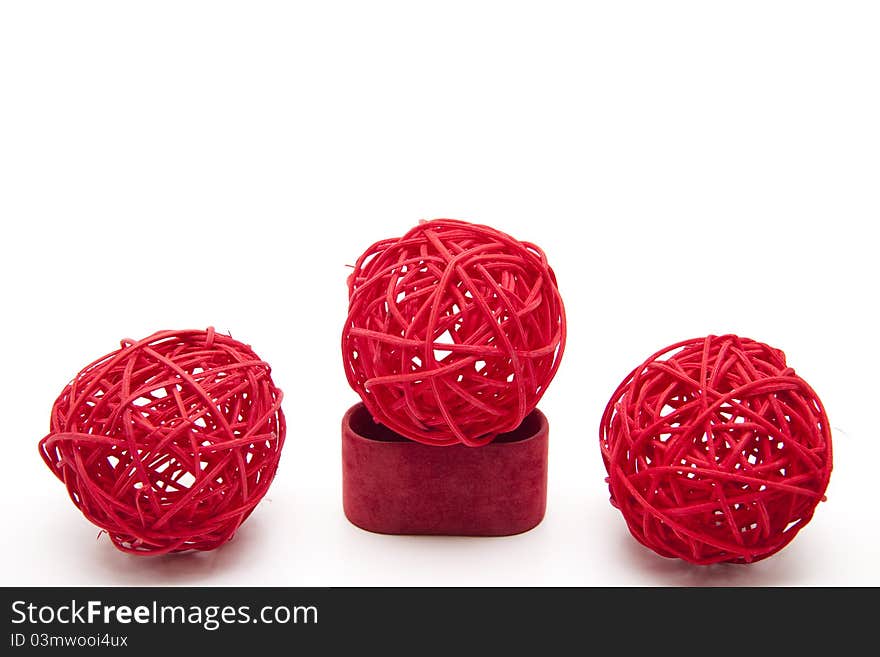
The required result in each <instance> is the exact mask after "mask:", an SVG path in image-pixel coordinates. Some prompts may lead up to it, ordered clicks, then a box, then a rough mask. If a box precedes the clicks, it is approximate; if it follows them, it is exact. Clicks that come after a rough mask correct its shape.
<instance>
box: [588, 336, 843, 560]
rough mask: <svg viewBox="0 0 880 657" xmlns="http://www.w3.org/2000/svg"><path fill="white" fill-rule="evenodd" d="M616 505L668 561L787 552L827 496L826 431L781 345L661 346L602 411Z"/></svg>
mask: <svg viewBox="0 0 880 657" xmlns="http://www.w3.org/2000/svg"><path fill="white" fill-rule="evenodd" d="M600 440H601V446H602V457H603V459H604V461H605V467H606V469H607V471H608V479H607V481H608V485H609V488H610V490H611V503H612V504H613V505H614V506H616V507H617V508H618V509H620V511H621V513H622V514H623V517H624V518H625V519H626V523H627V525H628V526H629V530H630V532H631V533H632V535H633V536H634V537H635V538H636V539H638V540H639V541H640V542H641V543H642V544H644V545H646V546H647V547H649V548H651V549H652V550H654V551H655V552H657V553H658V554H661V555H663V556H665V557H679V558H681V559H684V560H686V561H689V562H692V563H695V564H711V563H716V562H733V563H749V562H753V561H758V560H760V559H764V558H766V557H769V556H770V555H772V554H774V553H776V552H778V551H779V550H781V549H782V548H783V547H785V546H786V545H787V544H788V543H789V542H790V541H791V540H792V539H793V538H794V537H795V535H796V534H797V533H798V532H799V531H800V530H801V529H803V527H804V525H806V524H807V523H808V522H809V521H810V519H811V518H812V517H813V511H814V510H815V508H816V505H817V504H818V503H819V502H820V501H823V500H824V499H825V497H824V495H825V489H826V487H827V486H828V480H829V477H830V475H831V432H830V429H829V426H828V418H827V417H826V415H825V409H824V408H823V406H822V402H821V401H820V400H819V397H818V396H817V395H816V393H815V392H814V391H813V389H812V388H811V387H810V386H809V385H808V384H807V382H806V381H804V380H803V379H802V378H801V377H799V376H798V375H797V374H795V372H794V370H793V369H791V368H790V367H788V366H787V365H786V363H785V354H784V353H783V352H781V351H779V350H778V349H774V348H772V347H769V346H767V345H766V344H762V343H760V342H755V341H754V340H749V339H747V338H740V337H737V336H735V335H724V336H720V337H717V336H709V337H706V338H699V339H695V340H688V341H685V342H680V343H678V344H674V345H672V346H670V347H667V348H666V349H663V350H661V351H658V352H657V353H656V354H654V355H653V356H651V357H650V358H648V359H647V360H646V361H645V362H644V363H642V364H641V365H639V366H638V367H637V368H636V369H634V370H633V371H632V372H631V373H630V374H629V375H628V376H627V377H626V379H624V381H623V383H621V384H620V386H618V388H617V390H616V391H615V392H614V394H613V395H612V397H611V400H610V401H609V402H608V406H607V407H606V409H605V413H604V415H603V416H602V424H601V428H600Z"/></svg>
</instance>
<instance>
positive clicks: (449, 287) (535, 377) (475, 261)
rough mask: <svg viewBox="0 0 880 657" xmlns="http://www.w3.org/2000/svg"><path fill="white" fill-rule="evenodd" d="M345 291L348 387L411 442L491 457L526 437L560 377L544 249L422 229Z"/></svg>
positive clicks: (386, 249)
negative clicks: (491, 450) (525, 429)
mask: <svg viewBox="0 0 880 657" xmlns="http://www.w3.org/2000/svg"><path fill="white" fill-rule="evenodd" d="M348 287H349V312H348V319H347V321H346V324H345V328H344V330H343V335H342V355H343V360H344V363H345V371H346V374H347V376H348V382H349V384H350V385H351V387H352V388H353V389H354V390H355V391H357V392H358V394H359V395H360V396H361V399H362V400H363V402H364V404H365V405H366V406H367V408H368V409H369V411H370V412H371V413H372V414H373V418H374V419H375V420H376V421H377V422H380V423H382V424H384V425H385V426H387V427H389V428H390V429H392V430H393V431H395V432H397V433H398V434H401V435H403V436H405V437H407V438H410V439H412V440H416V441H418V442H422V443H426V444H429V445H452V444H456V443H464V444H465V445H469V446H480V445H485V444H486V443H489V442H491V441H492V440H493V439H494V438H495V437H496V436H497V435H498V434H500V433H503V432H507V431H512V430H513V429H515V428H516V427H518V426H519V425H520V423H521V422H522V421H523V419H524V418H525V417H526V415H528V414H529V413H530V412H531V411H532V410H534V408H535V406H536V405H537V403H538V401H539V400H540V399H541V396H542V395H543V394H544V392H545V391H546V390H547V386H548V385H549V383H550V381H551V380H552V379H553V376H554V375H555V374H556V370H557V368H558V367H559V361H560V358H561V357H562V352H563V349H564V347H565V311H564V308H563V305H562V299H561V298H560V296H559V290H558V288H557V285H556V277H555V275H554V273H553V270H552V269H551V268H550V267H549V266H548V264H547V258H546V257H545V256H544V253H543V252H542V251H541V249H539V248H538V247H537V246H535V245H533V244H529V243H527V242H520V241H518V240H515V239H514V238H512V237H510V236H509V235H506V234H504V233H502V232H500V231H497V230H495V229H493V228H489V227H487V226H480V225H475V224H470V223H467V222H464V221H457V220H452V219H436V220H433V221H424V222H422V223H420V224H419V225H418V226H416V227H415V228H413V229H412V230H410V231H409V232H408V233H407V234H406V235H404V236H403V237H400V238H395V239H386V240H382V241H381V242H377V243H376V244H374V245H373V246H371V247H370V248H369V249H367V250H366V251H365V252H364V254H363V255H362V256H361V257H360V258H358V260H357V264H356V265H355V267H354V271H353V272H352V273H351V276H349V279H348Z"/></svg>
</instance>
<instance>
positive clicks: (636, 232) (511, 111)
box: [0, 0, 880, 585]
mask: <svg viewBox="0 0 880 657" xmlns="http://www.w3.org/2000/svg"><path fill="white" fill-rule="evenodd" d="M878 33H880V9H878V5H877V4H876V3H872V2H864V3H857V2H826V3H817V2H767V1H762V2H738V3H714V2H702V1H701V2H662V3H660V2H644V3H639V2H607V3H586V2H572V3H563V2H533V3H520V2H497V3H495V2H477V1H475V0H468V1H466V2H451V1H449V0H446V1H444V2H439V3H432V4H429V3H422V2H399V3H389V2H375V1H374V2H369V3H367V2H350V3H341V2H314V3H290V2H287V3H272V2H241V3H229V2H205V3H192V2H179V1H175V2H151V3H139V4H138V5H134V4H132V3H123V2H76V3H72V2H57V3H47V2H7V3H3V5H2V9H0V225H2V240H0V245H2V246H0V248H2V257H0V273H2V310H0V313H2V320H3V321H2V326H0V331H2V333H0V338H2V343H3V347H4V349H3V351H4V353H3V357H2V376H0V403H2V415H0V418H2V432H3V438H4V440H3V447H2V449H3V453H2V457H3V462H2V466H0V474H2V480H0V485H2V489H0V493H2V494H0V518H2V523H3V530H2V534H0V577H2V582H0V583H2V584H6V585H12V584H15V585H37V584H40V585H44V584H181V585H220V584H239V585H269V584H282V585H361V584H378V585H391V584H465V585H468V584H474V585H488V584H492V585H506V584H526V585H531V584H554V585H569V584H577V585H583V584H585V585H595V584H611V585H618V584H620V585H631V584H648V585H652V584H672V585H679V584H715V585H727V584H734V585H739V584H750V585H765V584H766V585H820V584H822V585H824V584H855V585H858V584H873V585H878V584H880V560H878V559H877V558H876V556H877V545H878V544H880V530H878V525H880V523H878V520H880V512H878V501H880V500H878V494H877V490H878V489H877V486H878V478H877V474H876V472H877V464H878V462H880V446H878V429H877V421H876V417H877V403H878V394H880V390H878V386H877V378H876V377H877V372H878V366H880V358H878V349H877V339H878V322H877V300H878V297H877V284H878V281H880V276H878V274H880V272H878V262H877V246H878V239H877V233H876V228H875V226H876V223H877V221H878V219H880V187H878V183H880V84H878V81H880V77H878V69H880V39H878ZM432 217H456V218H461V219H468V220H472V221H477V222H481V223H487V224H490V225H493V226H496V227H497V228H500V229H502V230H505V231H506V232H509V233H511V234H513V235H514V236H516V237H518V238H520V239H524V240H530V241H534V242H536V243H537V244H539V245H541V246H542V247H543V248H544V249H545V250H546V251H547V253H548V255H549V258H550V261H551V264H552V266H553V267H554V268H555V270H556V272H557V275H558V278H559V281H560V288H561V290H562V293H563V297H564V299H565V301H566V304H567V308H568V313H569V326H570V338H569V346H568V350H567V352H566V354H565V358H564V359H563V364H562V368H561V370H560V372H559V374H558V376H557V378H556V380H555V381H554V383H553V385H552V386H551V387H550V391H549V392H548V394H547V396H546V397H545V400H544V401H543V402H542V409H543V410H544V412H545V413H546V414H547V415H548V416H549V418H550V422H551V451H550V459H551V466H550V468H551V472H550V491H549V503H548V513H547V517H546V519H545V521H544V522H543V524H541V525H540V526H539V527H538V528H536V529H535V530H533V531H531V532H529V533H527V534H524V535H521V536H516V537H511V538H496V539H473V538H470V539H465V538H425V537H393V536H380V535H374V534H370V533H367V532H364V531H362V530H360V529H357V528H355V527H353V526H352V525H350V524H349V523H348V522H347V521H346V520H345V518H344V516H343V514H342V508H341V492H340V489H341V483H340V478H341V474H340V469H341V468H340V455H339V451H340V443H339V422H340V419H341V417H342V414H343V413H344V411H345V410H346V409H347V408H348V407H349V406H350V405H351V404H352V403H354V402H355V401H356V399H357V398H356V395H355V394H354V393H353V392H352V391H351V390H350V389H349V388H348V387H347V384H346V381H345V377H344V374H343V370H342V366H341V359H340V355H339V345H338V342H339V332H340V330H341V327H342V323H343V319H344V317H345V313H346V308H347V298H346V288H345V277H346V275H347V272H348V270H347V269H346V265H347V264H351V263H353V261H354V260H355V258H356V257H357V255H358V254H359V253H360V252H361V251H362V250H363V249H364V248H365V247H366V246H368V245H369V244H370V243H372V242H373V241H375V240H376V239H379V238H383V237H390V236H395V235H400V234H402V233H403V232H404V231H406V230H407V229H408V228H410V227H411V226H412V225H414V224H415V223H416V222H417V220H418V219H420V218H432ZM209 324H212V325H214V326H216V327H217V329H218V330H221V331H224V332H226V331H230V332H231V333H232V335H233V337H236V338H238V339H241V340H243V341H245V342H248V343H249V344H251V345H253V347H254V348H255V349H256V351H257V352H258V353H259V354H260V355H261V356H262V357H263V358H265V359H266V360H268V361H269V362H270V363H271V364H272V365H273V371H274V377H275V381H276V383H277V384H278V385H279V386H280V387H282V388H283V389H284V391H285V393H286V402H285V406H284V408H285V411H286V413H287V415H288V418H289V425H290V429H289V435H288V441H289V442H288V443H287V445H286V446H285V451H284V454H283V456H282V461H281V466H280V469H279V472H278V476H277V478H276V480H275V483H274V485H273V487H272V489H271V491H270V493H269V495H268V496H267V498H266V499H265V500H264V502H263V503H261V504H260V506H259V507H258V509H257V511H256V512H255V513H254V515H253V516H252V517H251V519H250V520H249V521H248V522H247V523H246V524H245V525H244V526H243V527H242V529H241V530H240V532H239V534H238V535H237V536H236V538H235V540H234V541H233V542H231V543H230V544H228V545H227V546H225V547H223V548H222V549H219V550H216V551H215V552H213V553H204V554H202V553H199V554H186V555H177V556H168V557H162V558H138V557H131V556H127V555H124V554H122V553H120V552H117V551H116V550H114V549H113V547H112V546H111V544H110V542H109V540H108V539H107V538H106V537H101V538H99V539H97V540H96V536H97V534H98V530H97V529H96V528H94V527H93V526H92V525H90V524H89V523H88V522H87V521H86V520H85V519H84V518H83V517H81V515H80V514H79V513H78V512H77V511H76V509H75V508H74V507H73V506H72V505H71V504H70V501H69V500H68V498H67V495H66V492H65V490H64V488H63V486H62V485H61V484H60V483H59V482H58V481H57V480H55V478H54V477H53V476H52V474H51V473H50V472H49V470H48V469H47V468H46V467H45V466H44V465H43V463H42V461H41V460H40V458H39V456H38V454H37V441H38V440H39V439H40V438H41V437H42V436H43V435H44V434H45V432H46V431H47V429H48V416H49V410H50V408H51V405H52V402H53V400H54V399H55V397H56V395H57V394H58V393H59V392H60V390H61V388H62V387H63V386H64V384H65V383H66V382H67V381H68V380H69V379H70V378H71V377H72V376H73V375H74V374H75V373H76V372H77V371H78V370H79V369H80V368H81V367H82V366H83V365H85V364H86V363H88V362H90V361H91V360H92V359H93V358H95V357H97V356H99V355H101V354H103V353H105V352H107V351H110V350H112V349H114V348H116V347H117V346H118V341H119V340H120V339H121V338H123V337H133V338H139V337H143V336H145V335H147V334H149V333H151V332H153V331H155V330H157V329H163V328H204V327H206V326H208V325H209ZM722 332H737V333H740V334H742V335H746V336H749V337H753V338H756V339H760V340H762V341H766V342H769V343H770V344H773V345H775V346H778V347H780V348H782V349H784V350H785V351H786V353H787V354H788V357H789V363H790V364H791V365H792V366H793V367H794V368H795V369H796V370H797V371H798V373H800V374H801V375H802V376H804V377H805V378H806V379H807V380H808V381H809V382H810V383H811V384H812V385H813V386H814V387H815V388H816V390H817V391H818V392H819V393H820V395H821V396H822V399H823V400H824V402H825V404H826V406H827V409H828V413H829V416H830V418H831V422H832V425H833V432H834V448H835V467H834V473H833V476H832V480H831V485H830V488H829V490H828V501H827V503H825V504H822V505H821V506H820V508H819V509H818V510H817V513H816V516H815V518H814V520H813V521H812V523H811V524H810V525H809V526H808V527H807V528H806V529H805V530H804V531H803V532H801V534H800V535H799V536H798V537H797V539H796V540H795V541H794V542H793V543H792V544H791V545H790V546H789V547H788V548H786V549H785V550H784V551H783V552H782V553H780V554H779V555H777V556H775V557H773V558H771V559H769V560H766V561H763V562H761V563H758V564H755V565H752V566H729V565H728V566H724V565H722V566H715V567H711V568H699V567H691V566H688V565H686V564H684V563H682V562H677V561H673V560H668V559H663V558H660V557H657V556H654V555H653V553H651V552H649V551H647V550H646V549H644V548H642V547H641V546H640V545H638V544H637V543H636V542H635V541H634V540H633V539H631V538H630V537H629V534H628V533H627V530H626V527H625V525H624V523H623V520H622V518H621V517H620V515H619V514H618V512H617V511H616V510H614V509H613V508H612V507H611V506H610V505H609V504H608V493H607V489H606V487H605V484H604V482H603V477H604V470H603V467H602V463H601V459H600V456H599V447H598V438H597V426H598V422H599V418H600V414H601V410H602V408H603V407H604V404H605V402H606V401H607V399H608V396H609V395H610V394H611V392H612V390H613V389H614V387H615V386H616V384H617V383H618V382H619V380H620V379H621V378H622V377H623V376H624V375H625V374H626V373H627V372H628V371H629V370H630V368H632V367H634V366H635V365H636V364H637V363H638V362H641V360H642V359H643V358H644V357H646V356H647V355H648V354H650V353H652V352H653V351H655V350H656V349H658V348H660V347H662V346H664V345H666V344H669V343H672V342H675V341H677V340H680V339H683V338H689V337H697V336H701V335H705V334H707V333H722Z"/></svg>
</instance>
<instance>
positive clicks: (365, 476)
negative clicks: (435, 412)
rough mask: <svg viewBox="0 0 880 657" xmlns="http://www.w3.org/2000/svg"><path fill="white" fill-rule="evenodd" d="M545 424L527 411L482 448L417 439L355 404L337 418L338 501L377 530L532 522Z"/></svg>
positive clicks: (521, 527) (539, 496)
mask: <svg viewBox="0 0 880 657" xmlns="http://www.w3.org/2000/svg"><path fill="white" fill-rule="evenodd" d="M548 433H549V425H548V423H547V418H546V417H544V414H543V413H541V411H539V410H537V409H536V410H534V411H532V412H531V413H530V414H529V415H528V416H526V418H525V420H523V422H522V424H521V425H520V426H519V427H518V428H517V429H516V430H514V431H511V432H510V433H505V434H501V435H499V436H498V437H497V438H496V439H495V440H494V441H492V442H491V443H489V444H488V445H485V446H483V447H478V448H475V447H466V446H465V445H461V444H458V445H451V446H448V447H437V446H433V445H425V444H422V443H418V442H415V441H412V440H409V439H407V438H404V437H403V436H401V435H400V434H397V433H395V432H393V431H391V430H390V429H388V428H387V427H385V426H383V425H381V424H377V423H375V422H374V421H373V418H372V417H371V415H370V413H369V411H368V410H367V408H366V407H365V406H364V405H363V404H362V403H359V404H356V405H354V406H352V407H351V408H350V409H349V410H348V412H347V413H346V414H345V417H344V418H343V420H342V503H343V507H344V509H345V515H346V517H347V518H348V519H349V520H350V521H351V522H352V523H353V524H355V525H357V526H358V527H361V528H363V529H366V530H369V531H372V532H379V533H382V534H435V535H455V536H509V535H511V534H519V533H521V532H525V531H528V530H529V529H532V528H533V527H535V526H536V525H537V524H538V523H540V522H541V520H542V519H543V517H544V510H545V508H546V504H547V439H548Z"/></svg>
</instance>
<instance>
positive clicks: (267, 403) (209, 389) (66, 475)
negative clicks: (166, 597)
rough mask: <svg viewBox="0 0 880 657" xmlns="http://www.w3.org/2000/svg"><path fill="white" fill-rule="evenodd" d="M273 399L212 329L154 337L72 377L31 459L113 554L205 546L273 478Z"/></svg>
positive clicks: (226, 535)
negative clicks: (100, 532)
mask: <svg viewBox="0 0 880 657" xmlns="http://www.w3.org/2000/svg"><path fill="white" fill-rule="evenodd" d="M281 398H282V394H281V391H280V390H279V389H278V388H276V387H275V384H274V383H273V382H272V377H271V375H270V368H269V365H268V364H267V363H265V362H264V361H262V360H260V358H259V357H258V356H257V355H256V354H255V353H254V352H253V351H252V350H251V348H250V347H249V346H247V345H245V344H242V343H241V342H238V341H236V340H233V339H232V338H231V337H228V336H225V335H220V334H218V333H215V332H214V329H213V328H209V329H208V330H207V331H161V332H159V333H155V334H153V335H151V336H149V337H148V338H144V339H143V340H140V341H138V342H133V341H131V340H123V341H122V348H121V349H119V350H117V351H114V352H112V353H110V354H107V355H106V356H103V357H102V358H99V359H98V360H96V361H95V362H94V363H92V364H91V365H88V366H87V367H86V368H85V369H83V370H82V371H81V372H80V373H79V374H77V375H76V377H74V379H73V381H71V382H70V383H69V384H68V385H67V387H65V388H64V390H63V391H62V393H61V395H60V396H59V397H58V399H57V400H56V401H55V405H54V406H53V408H52V418H51V431H50V433H49V435H48V436H46V437H45V438H44V439H43V440H42V441H41V442H40V454H41V455H42V457H43V460H44V461H45V462H46V465H48V466H49V468H50V469H51V470H52V472H54V473H55V475H56V476H57V477H58V478H59V479H60V480H61V481H63V482H64V484H65V485H66V486H67V490H68V492H69V494H70V498H71V499H72V500H73V503H74V504H75V505H76V506H77V507H78V508H79V509H80V510H81V511H82V513H83V514H84V515H85V516H86V518H88V519H89V520H91V521H92V522H93V523H94V524H96V525H97V526H98V527H101V528H102V529H104V530H105V531H106V532H107V534H108V535H109V536H110V539H111V540H112V541H113V544H114V545H115V546H116V547H117V548H119V549H120V550H123V551H125V552H131V553H135V554H163V553H167V552H178V551H183V550H211V549H213V548H216V547H218V546H220V545H222V544H223V543H225V542H226V541H228V540H229V539H230V538H232V535H233V534H234V533H235V531H236V530H237V529H238V527H239V526H240V525H241V523H242V522H244V520H245V519H246V518H247V517H248V515H250V513H251V511H253V510H254V507H255V506H256V505H257V503H258V502H259V501H260V499H261V498H262V497H263V495H265V494H266V490H267V489H268V488H269V484H270V483H271V482H272V479H273V477H274V476H275V470H276V468H277V466H278V458H279V456H280V454H281V447H282V445H283V444H284V434H285V425H284V415H283V413H282V412H281Z"/></svg>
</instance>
